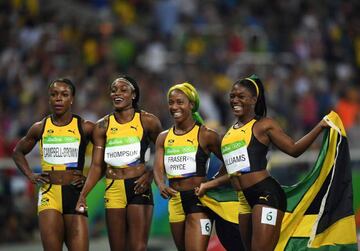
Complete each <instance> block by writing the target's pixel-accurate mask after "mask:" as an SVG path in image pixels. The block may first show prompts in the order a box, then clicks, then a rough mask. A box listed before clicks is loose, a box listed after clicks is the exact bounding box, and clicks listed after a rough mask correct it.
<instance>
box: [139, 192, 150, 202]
mask: <svg viewBox="0 0 360 251" xmlns="http://www.w3.org/2000/svg"><path fill="white" fill-rule="evenodd" d="M141 196H142V197H145V198H147V199H148V200H150V199H151V197H150V194H144V193H143V194H142V195H141Z"/></svg>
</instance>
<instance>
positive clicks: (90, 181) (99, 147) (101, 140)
mask: <svg viewBox="0 0 360 251" xmlns="http://www.w3.org/2000/svg"><path fill="white" fill-rule="evenodd" d="M107 125H108V119H107V117H105V118H103V119H101V120H99V121H98V122H97V123H96V125H95V128H94V130H93V133H92V142H93V152H92V158H91V165H90V169H89V173H88V176H87V178H86V182H85V185H84V187H83V189H82V190H81V194H80V196H82V197H84V198H86V196H87V195H88V193H89V192H90V191H91V189H92V188H93V187H94V186H95V185H96V183H97V182H98V180H99V179H100V178H101V177H102V176H103V174H104V173H105V172H104V171H105V168H106V166H105V165H104V151H105V139H106V129H107Z"/></svg>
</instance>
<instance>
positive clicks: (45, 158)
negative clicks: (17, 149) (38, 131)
mask: <svg viewBox="0 0 360 251" xmlns="http://www.w3.org/2000/svg"><path fill="white" fill-rule="evenodd" d="M87 143H88V142H87V139H86V138H85V137H84V134H83V131H82V127H81V118H80V117H79V116H77V115H73V118H72V120H71V121H70V123H69V124H67V125H64V126H57V125H55V124H54V123H53V121H52V117H51V116H48V117H46V118H45V123H44V128H43V132H42V135H41V138H40V156H41V166H42V171H51V170H54V171H59V170H67V169H78V170H82V169H83V167H84V160H85V148H86V145H87Z"/></svg>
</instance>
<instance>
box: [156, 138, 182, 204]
mask: <svg viewBox="0 0 360 251" xmlns="http://www.w3.org/2000/svg"><path fill="white" fill-rule="evenodd" d="M166 135H167V131H164V132H162V133H160V134H159V136H158V137H157V139H156V143H155V160H154V180H155V183H156V185H157V187H158V188H159V191H160V195H161V196H162V197H163V198H165V199H168V198H170V197H171V196H174V195H175V194H176V193H177V191H176V190H174V189H172V188H171V187H168V186H167V185H166V184H165V180H164V177H165V173H164V169H165V167H164V142H165V138H166Z"/></svg>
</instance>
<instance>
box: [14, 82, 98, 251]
mask: <svg viewBox="0 0 360 251" xmlns="http://www.w3.org/2000/svg"><path fill="white" fill-rule="evenodd" d="M48 91H49V103H50V107H51V109H52V111H53V113H52V114H51V115H49V116H47V117H45V118H44V119H43V120H41V121H39V122H36V123H35V124H34V125H33V126H32V127H31V128H30V129H29V131H28V132H27V134H26V136H25V137H24V138H22V139H21V140H20V141H19V142H18V143H17V145H16V147H15V149H14V154H13V159H14V161H15V163H16V165H17V167H18V168H19V169H20V170H21V171H22V172H23V173H24V175H25V176H26V177H27V178H29V180H30V181H31V182H32V183H34V184H38V185H41V187H40V189H39V201H38V204H39V206H38V212H39V227H40V234H41V241H42V244H43V248H44V250H46V251H54V250H55V251H61V250H62V246H63V243H64V242H65V244H66V246H67V247H68V249H69V250H80V251H86V250H88V249H89V238H88V228H87V222H86V214H84V213H78V212H76V211H75V206H76V202H77V199H78V197H79V193H80V190H81V187H82V186H83V184H84V180H85V177H84V176H83V174H82V170H83V167H84V154H85V148H86V144H87V143H88V141H89V140H90V136H91V134H92V130H93V128H94V124H93V123H92V122H90V121H85V120H83V119H81V118H80V117H79V116H77V115H74V114H73V113H72V112H71V105H72V103H73V101H74V97H75V86H74V85H73V83H72V82H71V81H70V80H69V79H57V80H55V81H53V82H52V83H51V84H50V85H49V89H48ZM38 141H39V142H40V153H41V166H42V173H41V174H35V173H33V172H32V170H31V168H30V167H29V164H28V162H27V160H26V158H25V155H26V154H28V153H29V152H30V151H31V150H32V149H33V148H34V146H35V145H36V143H37V142H38Z"/></svg>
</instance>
